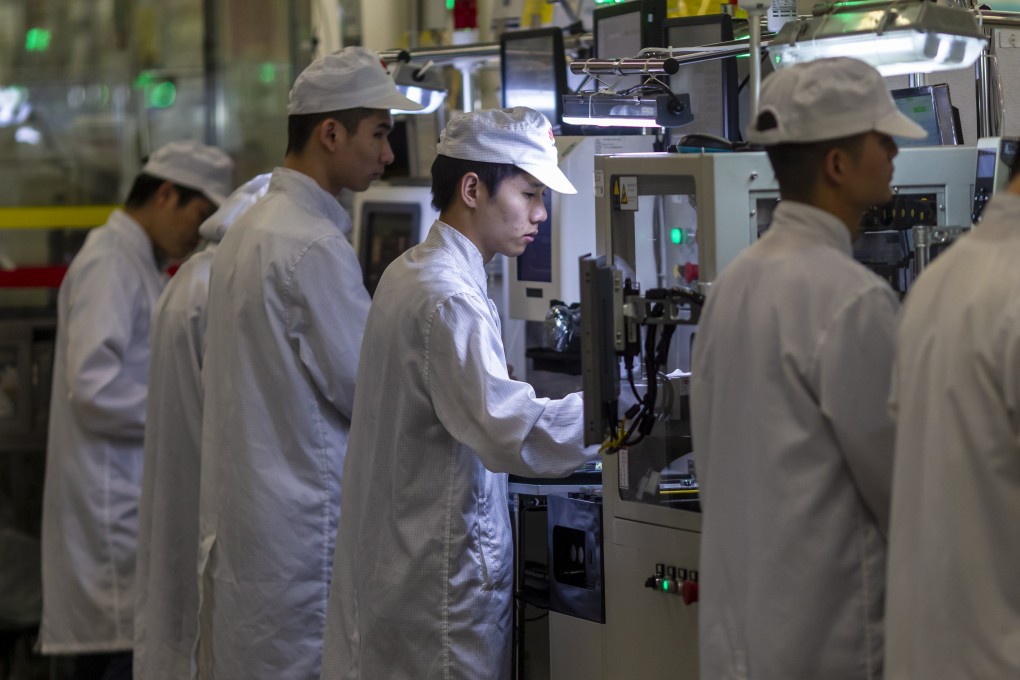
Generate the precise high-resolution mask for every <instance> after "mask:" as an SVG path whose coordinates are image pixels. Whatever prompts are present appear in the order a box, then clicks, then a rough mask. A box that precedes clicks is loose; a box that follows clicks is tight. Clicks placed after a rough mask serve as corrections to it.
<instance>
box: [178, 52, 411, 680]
mask: <svg viewBox="0 0 1020 680" xmlns="http://www.w3.org/2000/svg"><path fill="white" fill-rule="evenodd" d="M418 108H421V107H420V106H419V105H418V104H416V103H414V102H413V101H411V100H409V99H407V98H406V97H404V96H402V95H401V94H400V93H399V92H398V91H397V88H396V85H395V84H394V83H393V79H392V78H391V77H390V76H389V75H388V74H387V73H386V70H385V69H384V68H383V66H382V65H381V63H380V61H379V57H378V55H376V54H375V53H373V52H371V51H370V50H367V49H364V48H361V47H348V48H346V49H344V50H343V51H341V52H338V53H335V54H330V55H327V56H325V57H323V58H322V59H319V60H317V61H315V62H313V63H312V64H311V65H309V66H308V68H306V69H305V70H304V71H303V72H302V73H301V75H299V76H298V78H297V80H296V81H295V82H294V87H293V88H292V89H291V93H290V105H289V107H288V109H287V111H288V114H289V116H290V118H289V121H290V123H289V125H288V129H289V130H290V132H291V134H292V136H291V138H290V139H289V140H288V145H287V147H288V151H287V154H286V156H285V157H284V162H283V167H279V168H276V169H275V170H274V171H273V175H272V178H271V180H270V184H269V191H268V192H267V193H266V195H265V197H264V198H263V199H262V200H261V201H260V202H259V203H258V205H257V206H256V207H255V208H253V209H252V210H250V211H249V212H248V213H246V214H245V215H244V216H243V217H242V218H241V219H239V220H238V221H237V223H236V224H235V225H234V226H233V227H232V228H231V229H230V231H229V232H228V233H227V235H226V236H225V237H224V238H223V242H222V243H221V244H220V247H219V248H218V250H217V251H216V254H215V256H214V257H213V262H212V278H211V280H210V287H209V308H208V327H207V331H206V353H205V363H204V364H203V366H202V386H203V389H204V392H205V404H204V407H203V426H202V469H201V480H202V481H201V486H202V488H201V493H200V496H201V497H200V501H199V505H200V511H199V522H200V541H201V543H200V548H199V571H200V582H199V597H200V600H199V602H200V604H199V632H198V635H199V639H198V646H197V667H198V676H199V677H200V678H245V679H247V680H258V679H259V678H263V679H266V680H278V679H279V678H288V679H292V680H314V679H315V678H318V676H319V666H320V662H321V658H322V633H323V627H324V625H325V619H326V599H327V595H328V591H329V580H330V571H331V568H332V565H333V542H334V539H335V537H336V526H337V524H336V523H337V515H338V513H339V510H340V479H341V471H342V468H343V460H344V455H345V453H346V451H347V437H348V429H349V427H350V419H351V412H352V408H353V404H354V396H355V375H356V373H357V368H358V353H359V351H360V349H361V337H362V334H363V332H364V328H365V319H366V318H367V316H368V307H369V297H368V292H367V291H366V290H365V286H364V284H363V282H362V272H361V266H360V265H359V264H358V258H357V256H356V255H355V253H354V249H353V248H352V247H351V244H350V243H349V242H348V240H347V236H346V235H347V233H348V232H349V231H350V229H351V219H350V217H349V216H348V214H347V213H346V212H345V211H344V209H343V208H342V207H341V206H340V204H339V203H338V202H337V200H336V195H337V194H339V193H340V191H341V190H343V189H349V190H352V191H364V190H365V189H367V188H368V187H369V185H370V184H371V183H372V182H373V181H374V180H376V179H379V178H380V177H381V176H382V174H383V171H384V170H385V168H386V166H387V165H389V164H390V163H391V162H393V151H392V150H391V149H390V145H389V140H388V135H389V133H390V130H391V129H392V127H393V119H392V117H391V115H390V110H391V109H398V110H404V111H412V110H416V109H418ZM359 389H360V386H359Z"/></svg>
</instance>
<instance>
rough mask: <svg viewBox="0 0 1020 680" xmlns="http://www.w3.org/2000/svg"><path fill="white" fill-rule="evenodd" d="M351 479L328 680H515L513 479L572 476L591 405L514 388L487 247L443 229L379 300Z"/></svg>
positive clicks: (368, 338) (383, 287) (397, 268)
mask: <svg viewBox="0 0 1020 680" xmlns="http://www.w3.org/2000/svg"><path fill="white" fill-rule="evenodd" d="M361 365H362V369H363V370H362V372H361V380H360V382H359V383H358V393H357V399H356V406H355V412H356V413H357V416H356V418H355V421H354V424H353V426H352V430H351V441H350V447H349V449H350V454H349V456H348V459H347V464H346V466H345V468H344V497H343V510H342V512H341V519H340V525H341V526H340V531H339V534H338V537H337V551H336V555H337V558H336V566H335V569H334V573H333V589H332V592H331V593H330V610H329V620H328V624H327V634H326V651H325V658H324V660H323V674H322V677H323V678H330V679H332V678H344V679H354V678H360V679H363V680H368V679H372V678H389V679H391V680H395V679H403V678H406V679H411V678H413V679H414V680H426V679H430V678H444V679H451V678H494V679H495V678H508V677H509V672H510V632H511V629H510V610H511V581H512V574H513V556H512V540H511V526H510V517H509V512H508V505H507V475H506V473H515V474H520V475H527V476H532V477H535V476H537V477H543V476H545V477H548V476H558V475H563V474H567V473H569V472H571V471H572V470H574V469H576V468H577V467H578V466H580V465H581V464H583V463H584V462H585V461H588V460H591V459H593V458H595V457H596V456H597V448H596V447H589V448H584V446H583V443H582V441H583V413H582V400H581V398H580V395H578V394H574V395H570V396H568V397H567V398H565V399H563V400H559V401H552V400H549V399H539V398H536V396H535V393H534V390H533V389H532V388H531V386H530V385H528V384H527V383H524V382H517V381H514V380H511V379H510V378H509V377H508V375H507V369H506V359H505V357H504V354H503V346H502V342H501V340H500V326H499V317H498V315H497V313H496V308H495V306H494V305H493V303H492V301H491V300H489V298H488V296H487V293H486V275H485V269H484V266H483V262H482V256H481V254H480V253H479V250H478V248H477V247H476V246H475V245H474V244H472V243H471V241H469V240H468V239H467V237H465V236H464V235H463V234H461V233H460V232H458V231H457V230H455V229H454V228H453V227H450V226H448V225H446V224H444V223H442V222H436V223H435V225H434V226H433V227H432V229H431V231H430V233H429V235H428V237H427V238H426V240H425V241H424V242H423V243H422V244H420V245H418V246H415V247H414V248H412V249H411V250H409V251H408V252H407V253H405V254H404V255H403V256H401V257H400V258H399V259H397V260H396V261H395V262H394V263H393V264H391V265H390V267H389V268H388V269H387V270H386V272H385V274H384V275H383V277H382V279H381V281H380V283H379V287H378V288H377V289H376V294H375V297H374V302H373V306H372V312H371V314H370V317H369V322H368V328H367V329H366V332H365V342H364V344H363V346H362V356H361Z"/></svg>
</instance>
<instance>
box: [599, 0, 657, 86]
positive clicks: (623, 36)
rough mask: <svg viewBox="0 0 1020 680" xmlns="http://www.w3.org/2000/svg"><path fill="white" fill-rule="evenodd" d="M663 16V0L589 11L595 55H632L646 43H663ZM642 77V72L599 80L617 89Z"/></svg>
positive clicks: (612, 57)
mask: <svg viewBox="0 0 1020 680" xmlns="http://www.w3.org/2000/svg"><path fill="white" fill-rule="evenodd" d="M665 16H666V3H665V0H634V1H633V2H624V3H621V4H618V5H610V6H607V7H599V8H598V9H596V10H595V11H594V12H593V13H592V36H593V38H594V43H595V56H596V57H598V58H599V59H619V58H624V57H634V56H637V54H638V52H640V51H641V50H642V49H644V48H646V47H662V44H661V43H662V21H663V19H664V18H665ZM642 81H643V78H642V76H624V77H621V76H604V77H603V78H602V83H603V84H604V85H606V86H612V89H613V90H615V91H616V92H622V91H624V90H626V89H628V88H630V87H634V86H636V85H640V84H641V83H642ZM614 83H615V85H614Z"/></svg>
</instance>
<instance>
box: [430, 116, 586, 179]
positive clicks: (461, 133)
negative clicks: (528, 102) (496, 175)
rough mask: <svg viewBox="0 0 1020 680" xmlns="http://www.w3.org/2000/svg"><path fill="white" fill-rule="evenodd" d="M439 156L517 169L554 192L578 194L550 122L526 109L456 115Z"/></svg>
mask: <svg viewBox="0 0 1020 680" xmlns="http://www.w3.org/2000/svg"><path fill="white" fill-rule="evenodd" d="M436 153H438V154H439V155H441V156H449V157H450V158H459V159H461V160H465V161H482V162H485V163H505V164H508V165H514V166H516V167H518V168H520V169H521V170H523V171H525V172H526V173H528V174H530V175H531V176H532V177H534V178H535V179H537V180H538V181H539V182H541V183H542V184H544V185H546V186H547V187H549V188H550V189H552V190H553V191H558V192H560V193H561V194H576V193H577V189H575V188H574V185H573V184H571V183H570V180H568V179H567V176H566V175H564V174H563V172H562V171H561V170H560V166H559V153H558V152H557V151H556V138H555V137H554V136H553V131H552V126H551V125H550V124H549V121H548V120H547V119H546V117H545V116H543V115H542V114H541V113H539V112H538V111H534V110H532V109H529V108H526V107H523V106H518V107H515V108H512V109H487V110H485V111H478V112H476V113H460V114H457V115H455V116H454V117H453V118H451V119H450V122H449V123H447V125H446V129H445V130H443V132H442V133H441V134H440V135H439V145H438V146H436Z"/></svg>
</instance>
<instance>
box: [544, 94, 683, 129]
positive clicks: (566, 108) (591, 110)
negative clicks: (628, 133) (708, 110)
mask: <svg viewBox="0 0 1020 680" xmlns="http://www.w3.org/2000/svg"><path fill="white" fill-rule="evenodd" d="M693 120H694V116H693V115H692V113H691V98H690V95H687V94H672V93H664V94H656V95H652V96H648V95H644V96H632V95H619V94H611V93H600V92H583V93H579V94H567V95H563V122H564V123H565V124H567V125H597V126H601V127H667V128H669V127H680V126H681V125H687V124H688V123H690V122H691V121H693Z"/></svg>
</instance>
